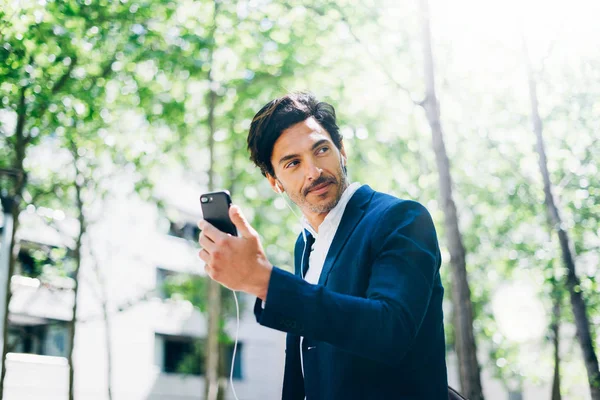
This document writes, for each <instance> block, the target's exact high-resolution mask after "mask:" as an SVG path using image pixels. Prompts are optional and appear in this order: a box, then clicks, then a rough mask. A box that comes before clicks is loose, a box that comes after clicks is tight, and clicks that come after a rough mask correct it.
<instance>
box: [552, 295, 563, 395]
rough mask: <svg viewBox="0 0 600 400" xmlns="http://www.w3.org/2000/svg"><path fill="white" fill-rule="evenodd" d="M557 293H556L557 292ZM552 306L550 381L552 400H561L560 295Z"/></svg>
mask: <svg viewBox="0 0 600 400" xmlns="http://www.w3.org/2000/svg"><path fill="white" fill-rule="evenodd" d="M557 292H558V291H557ZM553 300H554V305H553V306H552V324H551V326H550V329H551V331H552V345H553V348H554V377H553V379H552V400H562V397H561V395H560V336H559V333H560V332H559V329H560V295H559V294H558V293H555V294H554V299H553Z"/></svg>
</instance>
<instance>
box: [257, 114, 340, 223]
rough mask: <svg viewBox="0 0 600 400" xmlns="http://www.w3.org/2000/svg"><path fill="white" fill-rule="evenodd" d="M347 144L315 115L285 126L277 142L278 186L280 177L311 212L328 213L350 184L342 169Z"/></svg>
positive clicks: (290, 193)
mask: <svg viewBox="0 0 600 400" xmlns="http://www.w3.org/2000/svg"><path fill="white" fill-rule="evenodd" d="M342 158H343V159H344V160H345V158H346V154H345V152H344V147H343V145H342V149H341V150H338V148H337V147H336V146H335V144H334V143H333V141H332V140H331V136H330V135H329V133H328V132H327V131H326V130H325V129H323V127H322V126H321V125H319V123H318V122H317V121H316V120H315V119H314V118H312V117H310V118H308V119H306V120H304V121H302V122H299V123H297V124H296V125H292V126H291V127H289V128H288V129H286V130H284V131H283V133H282V134H281V136H279V138H278V139H277V141H276V142H275V145H274V146H273V154H272V156H271V164H272V165H273V170H274V172H275V176H276V178H275V177H272V176H270V175H268V178H269V182H270V183H271V185H272V186H273V188H275V185H276V184H277V183H278V182H277V181H279V184H280V186H281V185H283V190H285V191H286V192H287V194H288V196H289V197H290V199H292V201H293V202H294V203H296V204H297V205H298V206H299V207H300V208H301V209H302V212H303V213H304V214H307V216H310V215H318V214H323V213H325V214H326V213H328V212H329V211H330V210H331V209H332V208H334V207H335V206H336V204H337V203H338V201H339V200H340V197H341V196H342V193H343V192H344V190H345V189H346V187H347V186H348V182H347V178H346V174H345V173H344V172H343V169H342V165H341V163H342Z"/></svg>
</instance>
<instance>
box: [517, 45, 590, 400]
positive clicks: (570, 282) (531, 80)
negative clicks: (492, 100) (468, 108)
mask: <svg viewBox="0 0 600 400" xmlns="http://www.w3.org/2000/svg"><path fill="white" fill-rule="evenodd" d="M522 43H523V54H524V59H525V66H526V71H527V84H528V89H529V100H530V107H531V111H530V112H531V122H532V126H533V133H534V134H535V137H536V146H535V151H536V153H537V155H538V166H539V169H540V174H541V175H542V179H543V182H544V203H545V205H546V212H547V216H548V224H549V226H550V227H551V229H552V231H554V232H556V235H557V236H558V241H559V244H560V250H561V254H562V260H563V263H564V265H565V268H566V270H567V271H566V272H567V274H566V287H567V290H568V292H569V298H570V302H571V309H572V311H573V316H574V318H575V328H576V332H577V339H578V340H579V345H580V347H581V352H582V354H583V360H584V364H585V369H586V372H587V376H588V382H589V386H590V394H591V396H592V399H593V400H600V370H599V368H598V357H597V356H596V352H595V350H594V343H593V340H592V334H591V331H590V321H589V317H588V312H587V307H586V303H585V299H584V298H583V294H582V291H581V286H580V281H579V278H578V277H577V274H576V272H575V257H574V255H573V251H572V243H571V240H570V238H569V234H568V233H567V231H566V229H565V226H564V224H563V220H562V217H561V215H560V211H559V209H558V206H557V204H556V201H555V198H554V194H553V186H552V181H551V180H550V173H549V171H548V159H547V157H546V149H545V144H544V136H543V124H542V118H541V117H540V113H539V107H538V96H537V85H536V80H535V77H534V74H533V69H532V66H531V60H530V57H529V52H528V49H527V43H526V40H525V37H524V36H523V38H522Z"/></svg>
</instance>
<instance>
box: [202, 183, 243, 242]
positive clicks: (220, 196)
mask: <svg viewBox="0 0 600 400" xmlns="http://www.w3.org/2000/svg"><path fill="white" fill-rule="evenodd" d="M200 205H201V206H202V216H203V218H204V219H205V220H206V221H208V222H210V223H211V224H212V225H213V226H215V228H217V229H218V230H220V231H222V232H225V233H229V234H231V235H233V236H237V229H235V225H234V224H233V222H231V219H230V218H229V206H231V196H230V195H229V192H228V191H227V190H221V191H218V192H211V193H205V194H203V195H201V196H200Z"/></svg>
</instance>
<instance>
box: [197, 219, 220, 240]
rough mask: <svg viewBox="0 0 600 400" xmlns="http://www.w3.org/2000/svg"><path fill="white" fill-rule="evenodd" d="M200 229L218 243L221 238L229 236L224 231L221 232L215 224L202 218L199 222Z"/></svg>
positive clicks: (204, 234)
mask: <svg viewBox="0 0 600 400" xmlns="http://www.w3.org/2000/svg"><path fill="white" fill-rule="evenodd" d="M198 226H199V227H200V226H201V227H200V229H202V235H203V236H206V237H207V238H208V239H210V240H212V241H213V242H214V243H218V241H219V240H222V239H224V238H226V237H227V235H226V234H225V233H224V232H221V231H220V230H218V229H217V228H215V226H214V225H212V224H211V223H210V222H208V221H206V220H202V221H200V222H199V223H198Z"/></svg>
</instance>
